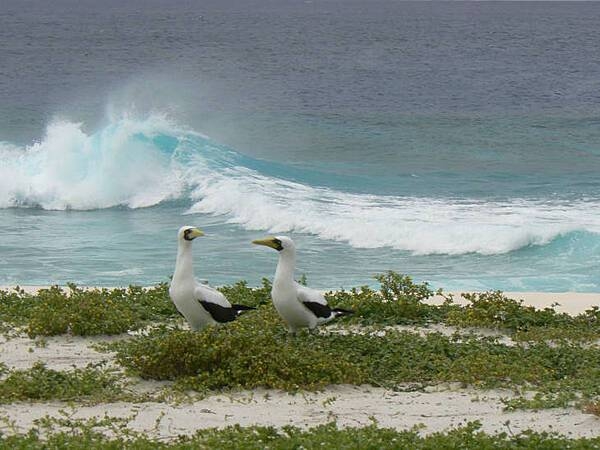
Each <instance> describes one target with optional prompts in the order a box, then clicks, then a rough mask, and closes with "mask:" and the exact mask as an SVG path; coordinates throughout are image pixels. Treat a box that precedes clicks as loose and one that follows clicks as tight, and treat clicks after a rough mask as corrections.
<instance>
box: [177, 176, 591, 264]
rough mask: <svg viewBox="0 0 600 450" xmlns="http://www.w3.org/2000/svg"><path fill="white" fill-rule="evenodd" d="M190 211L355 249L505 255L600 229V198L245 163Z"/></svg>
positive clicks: (204, 186)
mask: <svg viewBox="0 0 600 450" xmlns="http://www.w3.org/2000/svg"><path fill="white" fill-rule="evenodd" d="M192 195H193V197H194V198H195V199H196V200H197V202H196V203H195V204H194V205H193V207H192V208H191V209H190V211H189V212H190V213H210V214H222V215H225V216H226V217H228V219H227V221H228V222H229V223H235V224H239V225H241V226H242V227H244V228H246V229H250V230H268V231H269V232H271V233H287V232H302V233H311V234H315V235H317V236H319V237H320V238H322V239H329V240H335V241H344V242H348V243H349V244H350V245H352V246H353V247H356V248H379V247H392V248H396V249H399V250H407V251H410V252H413V253H414V254H420V255H424V254H464V253H480V254H486V255H487V254H500V253H507V252H510V251H513V250H516V249H519V248H522V247H526V246H530V245H544V244H547V243H549V242H550V241H551V240H553V239H554V238H556V237H557V236H560V235H562V234H565V233H568V232H571V231H575V230H587V231H591V232H600V217H598V216H597V215H596V214H594V212H593V210H594V209H595V208H597V207H598V205H597V204H595V203H594V204H589V203H587V202H579V203H575V204H565V203H560V202H542V201H527V200H519V199H517V200H511V201H507V202H484V201H475V200H453V199H433V198H411V197H387V196H377V195H357V194H349V193H343V192H339V191H335V190H329V189H325V188H315V187H310V186H306V185H303V184H299V183H293V182H290V181H285V180H278V179H274V178H270V177H265V176H262V175H260V174H257V173H256V172H252V171H249V170H247V169H243V168H237V169H231V170H229V171H227V172H226V173H223V174H212V175H211V176H210V177H208V178H205V179H204V180H203V182H202V183H199V184H198V186H197V188H196V189H195V191H194V192H193V194H192Z"/></svg>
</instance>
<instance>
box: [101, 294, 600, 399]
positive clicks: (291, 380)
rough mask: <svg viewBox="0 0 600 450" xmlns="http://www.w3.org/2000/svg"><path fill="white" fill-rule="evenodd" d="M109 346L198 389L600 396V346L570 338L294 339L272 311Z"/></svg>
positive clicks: (144, 368) (141, 366)
mask: <svg viewBox="0 0 600 450" xmlns="http://www.w3.org/2000/svg"><path fill="white" fill-rule="evenodd" d="M108 348H109V349H111V350H114V351H116V359H117V361H118V362H119V363H120V364H122V365H123V366H125V367H126V368H128V369H129V370H132V371H133V372H134V373H135V374H137V375H139V376H141V377H143V378H151V379H157V380H178V383H179V385H180V386H185V388H190V389H195V390H201V391H202V390H207V389H221V388H254V387H257V386H264V387H271V388H281V389H286V390H292V391H293V390H296V389H315V388H319V387H322V386H325V385H327V384H337V383H350V384H357V385H359V384H363V383H367V384H371V385H374V386H384V387H388V388H396V387H399V386H401V385H403V384H406V383H409V384H412V385H420V386H423V385H429V384H436V383H440V382H461V383H463V384H465V385H474V386H481V387H487V388H491V387H498V386H505V387H515V386H522V387H528V388H531V389H533V390H535V389H537V390H541V391H543V392H548V393H558V392H560V391H561V390H564V391H569V392H580V393H582V395H583V396H584V398H593V397H594V396H597V395H600V383H599V382H598V380H600V349H599V348H597V347H594V346H585V347H584V346H580V345H576V344H575V343H570V342H568V341H564V342H554V343H547V342H544V341H540V342H530V343H527V344H524V345H506V344H503V343H500V342H499V341H498V340H497V338H494V337H481V336H477V335H464V334H463V335H461V334H455V335H453V336H445V335H443V334H441V333H427V334H425V335H421V334H419V333H414V332H407V331H395V330H387V331H385V332H384V331H381V330H379V331H377V330H373V331H372V332H368V331H366V332H364V333H338V332H333V333H330V332H327V331H326V330H321V332H314V333H308V332H304V333H300V334H298V335H297V336H291V335H288V334H287V332H286V331H285V328H284V327H283V324H282V323H281V321H280V319H279V318H278V316H277V315H276V313H275V311H274V309H273V308H272V306H271V305H265V306H262V307H260V308H259V310H258V311H253V312H251V313H248V314H246V315H244V316H242V317H241V318H240V319H238V320H237V321H235V322H233V323H230V324H227V326H220V327H208V328H207V329H205V330H203V331H200V332H190V331H183V330H169V329H168V328H166V327H163V328H161V329H157V330H153V331H151V332H149V333H148V334H147V335H143V336H135V337H132V338H130V339H127V340H123V341H120V342H117V343H114V344H108Z"/></svg>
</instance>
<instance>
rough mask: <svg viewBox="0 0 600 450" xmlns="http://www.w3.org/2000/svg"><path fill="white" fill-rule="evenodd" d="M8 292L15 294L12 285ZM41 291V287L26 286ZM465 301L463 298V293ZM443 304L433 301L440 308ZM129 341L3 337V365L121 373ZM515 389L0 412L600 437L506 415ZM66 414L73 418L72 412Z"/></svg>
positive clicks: (5, 409) (569, 302) (591, 427)
mask: <svg viewBox="0 0 600 450" xmlns="http://www.w3.org/2000/svg"><path fill="white" fill-rule="evenodd" d="M3 289H6V287H3ZM23 289H25V290H26V291H27V292H32V293H33V292H36V291H37V290H39V289H40V287H33V286H27V287H23ZM508 295H509V296H510V297H512V298H517V299H523V300H524V303H525V304H528V305H533V306H535V307H536V308H545V307H549V306H551V305H552V304H554V303H560V306H558V307H557V308H558V309H559V310H560V311H564V312H567V313H569V314H578V313H580V312H582V311H584V310H586V309H589V308H591V307H593V306H600V294H580V293H510V294H508ZM455 299H456V300H457V301H459V302H464V301H465V300H464V298H462V297H459V295H458V294H456V295H455ZM441 300H443V299H441V298H439V297H436V298H432V299H430V301H431V302H433V303H437V302H440V301H441ZM413 329H414V330H416V331H422V332H425V333H426V332H430V331H439V330H438V329H436V328H435V327H433V328H432V329H431V330H430V329H428V328H418V327H416V328H413ZM123 337H124V336H123V335H121V336H111V337H107V336H99V337H90V338H84V337H76V336H69V335H64V336H56V337H48V338H44V343H43V345H39V341H36V340H35V339H30V338H28V337H26V336H22V335H21V336H17V337H11V338H0V362H2V363H4V364H5V365H6V366H7V367H8V368H9V369H27V368H29V367H31V366H32V365H33V364H34V363H36V362H43V363H45V364H46V366H47V367H48V368H51V369H56V370H69V369H72V368H74V367H85V366H87V365H88V364H90V363H94V364H95V363H101V362H105V363H106V364H107V365H108V366H114V367H117V366H116V364H114V363H113V361H112V355H111V354H110V353H102V352H99V351H97V350H95V349H94V348H93V346H94V345H95V344H97V343H100V342H107V341H112V340H115V339H120V338H123ZM164 385H165V383H164V382H149V381H142V380H139V379H138V380H132V385H131V386H132V387H131V389H133V390H135V391H140V392H142V391H143V392H150V393H152V392H158V391H159V390H160V389H161V388H162V387H164ZM514 396H515V393H514V392H512V391H510V390H481V389H473V388H469V387H465V386H460V385H457V384H442V385H439V386H434V387H428V388H425V389H423V390H416V391H415V390H411V389H410V386H407V388H406V391H402V389H401V390H399V391H392V390H386V389H383V388H375V387H371V386H347V385H341V386H330V387H327V388H326V389H324V390H323V391H320V392H303V393H297V394H289V393H285V392H282V391H277V390H264V389H258V390H254V391H241V392H233V393H226V394H215V395H209V396H208V397H206V398H203V399H200V400H198V399H194V400H189V401H184V402H176V403H169V402H156V401H150V402H145V403H123V402H116V403H106V404H98V405H83V404H82V405H78V404H73V403H69V404H65V403H62V402H56V401H51V402H41V403H29V402H17V403H11V404H5V405H1V406H0V417H5V418H8V419H9V420H8V421H4V422H3V423H2V424H0V431H2V432H5V433H10V432H15V431H27V430H28V429H30V428H31V427H32V426H33V424H34V422H35V420H36V419H39V418H41V417H44V416H46V415H48V416H53V417H56V416H58V415H60V414H68V415H69V417H71V418H80V419H85V418H90V417H97V418H100V417H103V416H104V415H110V416H115V417H128V418H130V420H129V427H130V428H131V429H132V430H136V431H142V432H144V433H147V434H148V435H149V436H153V437H157V438H161V439H164V438H166V439H169V438H174V437H176V436H177V435H180V434H192V433H193V432H194V431H195V430H197V429H199V428H208V427H224V426H228V425H232V424H240V425H242V426H245V425H255V424H259V425H273V426H277V427H280V426H283V425H287V424H292V425H296V426H301V427H310V426H314V425H317V424H323V423H328V422H331V421H336V422H337V423H338V424H339V425H340V426H353V427H354V426H364V425H368V424H371V423H373V422H376V423H377V424H379V425H380V426H384V427H393V428H396V429H399V430H402V429H409V428H411V427H413V426H415V425H422V426H423V429H422V432H423V433H432V432H436V431H443V430H448V429H451V428H454V427H456V426H459V425H461V424H464V423H465V422H467V421H473V420H478V421H481V423H482V429H483V430H484V431H486V432H490V433H494V432H501V431H511V432H515V433H516V432H519V431H524V430H527V429H531V430H535V431H556V432H558V433H561V434H564V435H568V436H572V437H591V436H599V435H600V418H598V417H597V416H594V415H590V414H585V413H583V412H582V411H581V410H580V409H574V408H554V409H544V410H540V411H531V410H525V411H512V412H507V411H504V410H503V404H502V402H501V399H506V398H512V397H514ZM65 411H66V412H65ZM9 424H10V425H9Z"/></svg>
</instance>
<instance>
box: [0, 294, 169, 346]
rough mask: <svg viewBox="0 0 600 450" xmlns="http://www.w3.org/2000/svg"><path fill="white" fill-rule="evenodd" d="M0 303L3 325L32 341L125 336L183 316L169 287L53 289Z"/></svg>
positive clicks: (2, 299) (5, 296)
mask: <svg viewBox="0 0 600 450" xmlns="http://www.w3.org/2000/svg"><path fill="white" fill-rule="evenodd" d="M0 302H1V303H0V312H1V313H2V320H3V322H4V323H10V324H12V325H13V326H24V327H25V329H26V331H27V333H28V334H29V336H31V337H35V336H52V335H57V334H64V333H71V334H74V335H81V336H89V335H99V334H119V333H124V332H126V331H129V330H135V329H138V328H141V327H143V326H145V325H147V324H148V323H150V322H152V321H160V320H163V321H164V320H165V319H168V318H173V317H178V316H179V313H178V312H177V310H176V309H175V306H174V305H173V303H172V302H171V301H170V299H169V297H168V292H167V285H166V284H160V285H157V286H155V287H153V288H149V289H145V288H141V287H137V286H130V287H129V288H127V289H81V288H78V287H77V286H75V285H73V284H69V285H68V289H67V290H64V289H61V288H60V287H58V286H52V287H50V288H47V289H40V290H39V291H38V292H37V294H26V293H24V292H23V291H18V290H15V291H11V292H5V291H4V292H1V293H0Z"/></svg>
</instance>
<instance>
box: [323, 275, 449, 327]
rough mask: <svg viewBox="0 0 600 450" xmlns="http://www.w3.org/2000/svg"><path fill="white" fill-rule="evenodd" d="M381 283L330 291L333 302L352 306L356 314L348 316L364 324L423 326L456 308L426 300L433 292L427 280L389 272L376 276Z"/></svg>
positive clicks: (443, 317) (353, 320)
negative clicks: (430, 303)
mask: <svg viewBox="0 0 600 450" xmlns="http://www.w3.org/2000/svg"><path fill="white" fill-rule="evenodd" d="M375 279H377V281H379V283H380V284H381V287H380V290H379V291H374V290H372V289H371V288H369V287H368V286H363V287H361V288H359V289H356V288H353V289H351V290H350V291H344V290H341V291H337V292H329V293H328V294H327V298H328V300H329V301H330V303H332V304H334V305H336V306H341V307H343V308H349V309H352V310H353V311H355V314H354V315H353V316H352V317H351V318H349V320H350V321H351V322H353V323H360V324H362V325H373V324H379V325H399V324H402V325H417V324H418V325H424V324H428V323H437V322H441V321H443V320H444V319H445V317H446V316H447V314H448V312H449V311H450V310H452V309H457V308H458V306H456V305H452V302H451V301H447V302H444V304H443V305H439V306H434V305H429V304H427V303H424V300H426V299H428V298H430V297H432V296H433V295H434V292H433V291H432V290H431V289H430V287H429V285H428V284H427V283H422V284H416V283H414V282H413V280H412V278H411V277H409V276H407V275H402V274H398V273H396V272H392V271H389V272H387V273H385V274H381V275H377V276H376V277H375Z"/></svg>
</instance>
